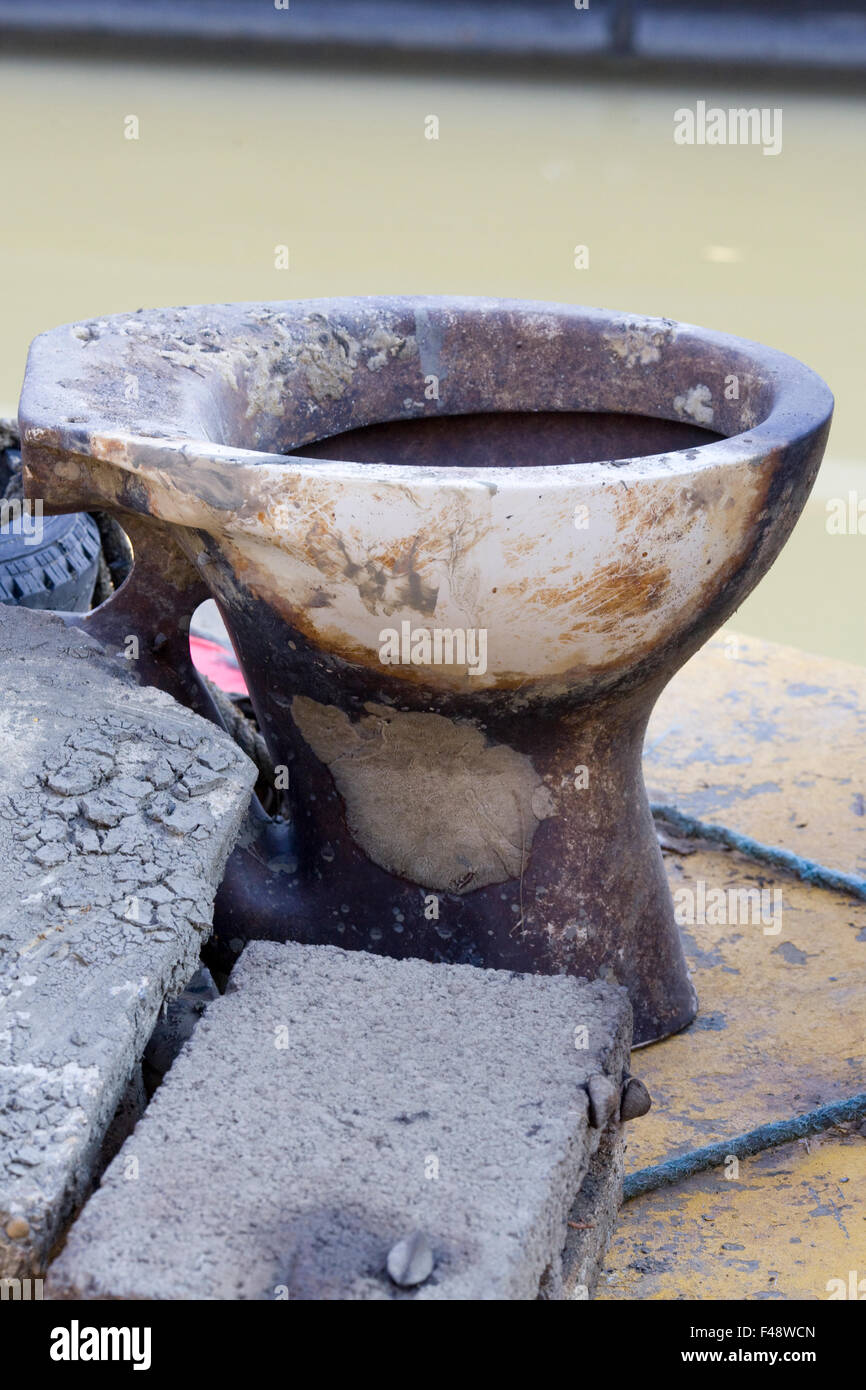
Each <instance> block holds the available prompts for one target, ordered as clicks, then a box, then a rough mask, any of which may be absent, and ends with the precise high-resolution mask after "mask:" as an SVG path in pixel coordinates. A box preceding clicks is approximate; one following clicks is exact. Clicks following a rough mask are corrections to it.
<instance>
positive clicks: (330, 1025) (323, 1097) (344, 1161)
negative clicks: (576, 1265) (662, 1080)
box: [47, 942, 631, 1300]
mask: <svg viewBox="0 0 866 1390" xmlns="http://www.w3.org/2000/svg"><path fill="white" fill-rule="evenodd" d="M581 1027H585V1028H586V1037H585V1041H586V1046H585V1047H583V1046H581V1045H580V1044H582V1042H583V1041H584V1038H583V1037H582V1035H581V1032H580V1029H581ZM576 1030H578V1031H577V1032H576ZM630 1030H631V1011H630V1008H629V1006H628V1003H627V998H626V995H625V991H623V990H621V989H620V988H619V987H618V986H613V985H609V984H606V983H603V982H601V981H595V982H593V983H591V984H590V983H586V982H584V981H578V980H573V979H568V978H566V977H564V976H555V977H542V976H520V975H513V974H511V973H509V972H503V971H489V970H479V969H476V968H474V967H472V966H462V965H460V966H451V965H441V964H436V965H433V964H429V963H427V962H424V961H415V960H404V961H395V960H388V959H386V958H385V957H381V956H372V955H367V954H364V953H361V952H345V951H341V950H338V949H336V948H334V947H328V946H299V945H296V944H290V945H280V944H277V943H271V942H267V943H266V942H254V943H252V944H251V945H249V946H248V947H247V949H246V951H245V953H244V955H243V956H242V958H241V960H240V962H239V964H238V965H237V966H236V968H235V971H234V973H233V975H232V980H231V992H230V993H227V994H226V995H225V996H224V997H223V998H221V999H218V1000H216V1001H215V1002H214V1003H213V1004H211V1005H209V1007H208V1008H207V1011H206V1013H205V1016H204V1018H203V1019H202V1021H201V1022H200V1023H199V1025H198V1027H197V1029H196V1031H195V1033H194V1035H193V1037H192V1039H191V1041H190V1042H189V1043H188V1044H187V1046H186V1047H185V1048H184V1050H183V1051H182V1052H181V1054H180V1056H179V1057H178V1058H177V1059H176V1061H175V1062H174V1064H173V1066H172V1068H171V1070H170V1072H169V1073H168V1075H167V1076H166V1079H165V1081H164V1082H163V1084H162V1086H161V1087H160V1088H159V1090H158V1091H157V1092H156V1094H155V1096H154V1098H153V1100H152V1102H151V1104H150V1106H149V1108H148V1110H147V1112H146V1114H145V1116H144V1118H143V1120H142V1121H141V1123H140V1124H139V1126H138V1128H137V1129H136V1131H135V1134H134V1135H133V1136H132V1137H131V1138H130V1139H129V1140H127V1142H126V1144H125V1145H124V1147H123V1148H122V1149H121V1151H120V1153H119V1154H118V1156H117V1158H116V1159H115V1161H114V1163H113V1164H112V1165H111V1166H110V1167H109V1169H108V1170H107V1172H106V1174H105V1177H104V1179H103V1183H102V1186H101V1187H100V1189H99V1191H98V1192H96V1193H95V1194H94V1196H93V1197H92V1198H91V1200H90V1202H89V1203H88V1205H87V1207H86V1208H85V1210H84V1212H83V1213H82V1215H81V1217H80V1218H79V1220H78V1222H77V1223H76V1225H75V1226H74V1227H73V1228H72V1231H71V1232H70V1235H69V1239H68V1242H67V1245H66V1247H65V1249H64V1250H63V1252H62V1254H61V1255H60V1257H59V1259H58V1260H57V1262H56V1263H55V1264H54V1265H53V1266H52V1269H51V1274H50V1279H49V1284H48V1286H47V1287H48V1289H49V1291H50V1293H51V1295H52V1296H53V1297H71V1298H78V1297H85V1298H145V1299H192V1298H202V1299H280V1298H288V1299H373V1300H377V1299H394V1298H396V1299H400V1298H420V1299H535V1298H536V1297H538V1294H539V1288H540V1286H541V1284H542V1282H544V1285H545V1289H546V1291H547V1292H548V1296H554V1297H556V1296H561V1294H560V1291H561V1281H562V1275H561V1270H560V1254H561V1251H562V1248H563V1245H564V1243H565V1236H566V1230H567V1227H566V1220H567V1218H568V1214H569V1209H570V1207H571V1204H572V1202H573V1201H574V1198H575V1194H576V1192H577V1190H578V1188H579V1186H580V1183H581V1180H582V1179H583V1178H584V1175H585V1174H586V1173H587V1170H588V1168H589V1165H590V1162H591V1159H592V1157H593V1154H594V1153H595V1152H596V1151H597V1149H598V1146H599V1142H600V1140H601V1137H602V1133H603V1131H600V1130H594V1129H591V1128H590V1127H589V1125H588V1121H587V1110H588V1100H587V1093H586V1091H585V1090H584V1086H585V1085H586V1083H587V1082H588V1081H589V1079H590V1077H592V1076H594V1075H597V1074H599V1073H604V1074H606V1075H607V1076H609V1077H610V1078H611V1079H612V1081H613V1083H614V1084H615V1085H616V1086H617V1087H618V1086H619V1085H620V1083H621V1080H622V1076H623V1071H624V1067H625V1063H626V1060H627V1057H628V1047H629V1042H630ZM576 1043H577V1044H578V1045H576ZM612 1123H613V1125H614V1126H615V1127H616V1125H617V1121H616V1120H614V1121H613V1122H612ZM167 1153H170V1154H171V1162H170V1163H167V1162H166V1154H167ZM415 1230H418V1231H421V1232H423V1233H424V1235H425V1236H426V1238H427V1239H428V1240H429V1242H430V1243H431V1245H432V1249H433V1254H434V1259H435V1265H434V1270H433V1273H432V1275H431V1276H430V1277H429V1279H428V1280H427V1281H426V1282H425V1283H423V1284H421V1285H420V1286H419V1287H418V1288H412V1289H398V1288H397V1287H396V1286H395V1285H394V1284H393V1283H392V1282H391V1281H390V1279H389V1278H388V1276H387V1274H386V1273H385V1264H386V1259H387V1255H388V1252H389V1250H390V1249H391V1247H392V1246H393V1245H394V1244H395V1243H396V1242H398V1241H400V1240H402V1239H404V1238H405V1237H407V1236H409V1235H410V1234H411V1233H412V1232H413V1231H415ZM593 1274H594V1270H593V1271H589V1272H588V1273H587V1277H588V1278H589V1279H591V1278H592V1275H593ZM551 1291H552V1292H551Z"/></svg>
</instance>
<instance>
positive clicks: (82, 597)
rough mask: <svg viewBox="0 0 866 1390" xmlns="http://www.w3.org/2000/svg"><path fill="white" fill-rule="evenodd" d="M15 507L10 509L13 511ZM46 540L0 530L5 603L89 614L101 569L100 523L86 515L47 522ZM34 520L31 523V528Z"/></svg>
mask: <svg viewBox="0 0 866 1390" xmlns="http://www.w3.org/2000/svg"><path fill="white" fill-rule="evenodd" d="M11 505H12V504H11V502H7V503H6V506H7V507H10V506H11ZM41 524H42V531H41V535H40V539H39V540H38V541H37V542H35V543H34V537H33V535H32V534H31V535H24V534H21V528H20V527H19V526H18V525H16V524H14V523H13V524H12V525H10V524H9V522H8V518H7V524H6V525H5V526H4V527H3V528H2V529H0V603H9V604H18V605H20V606H21V607H22V608H56V609H61V610H63V611H64V612H66V613H84V612H86V611H87V609H88V608H89V607H90V600H91V597H92V594H93V586H94V584H95V582H96V574H97V570H98V568H99V555H100V541H99V531H98V530H97V527H96V522H95V521H94V520H93V519H92V517H90V516H88V514H87V513H86V512H75V513H73V514H72V515H70V516H45V517H42V519H41ZM32 526H33V521H32V519H29V520H28V529H32Z"/></svg>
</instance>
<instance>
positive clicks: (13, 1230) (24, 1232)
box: [6, 1216, 30, 1240]
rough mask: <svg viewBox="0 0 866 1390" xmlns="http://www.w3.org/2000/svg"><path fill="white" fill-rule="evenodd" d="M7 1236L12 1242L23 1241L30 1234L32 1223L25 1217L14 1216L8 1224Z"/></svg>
mask: <svg viewBox="0 0 866 1390" xmlns="http://www.w3.org/2000/svg"><path fill="white" fill-rule="evenodd" d="M6 1234H7V1236H8V1237H9V1239H10V1240H23V1239H24V1237H25V1236H28V1235H29V1234H30V1223H29V1221H25V1220H24V1217H23V1216H13V1217H12V1220H11V1221H7V1222H6Z"/></svg>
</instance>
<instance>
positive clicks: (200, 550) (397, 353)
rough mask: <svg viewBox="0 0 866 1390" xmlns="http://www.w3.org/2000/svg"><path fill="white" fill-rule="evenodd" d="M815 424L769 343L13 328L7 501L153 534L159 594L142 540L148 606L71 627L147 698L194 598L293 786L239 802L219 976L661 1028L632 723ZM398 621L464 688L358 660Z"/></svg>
mask: <svg viewBox="0 0 866 1390" xmlns="http://www.w3.org/2000/svg"><path fill="white" fill-rule="evenodd" d="M130 383H132V387H130ZM731 383H734V386H735V389H734V387H732V384H731ZM831 406H832V399H831V397H830V394H829V392H828V391H827V389H826V387H825V386H824V384H823V383H822V382H821V381H820V380H819V378H817V377H816V376H814V374H813V373H811V372H809V371H808V370H807V369H806V368H804V367H802V366H801V365H800V364H798V363H796V362H794V361H793V360H792V359H790V358H787V357H784V356H783V355H782V354H779V353H775V352H771V351H770V350H768V349H765V348H761V347H759V346H757V345H755V344H749V343H746V342H743V341H740V340H737V339H733V338H727V337H724V336H723V335H718V334H712V333H707V332H704V331H703V330H700V329H695V328H691V327H689V326H685V325H679V324H674V323H672V322H670V321H668V320H643V319H637V318H631V317H629V316H623V315H615V314H605V313H602V312H600V311H596V310H586V309H575V308H571V307H566V306H552V305H539V304H519V303H510V302H503V301H478V300H436V299H429V300H425V299H418V300H399V299H379V300H343V301H340V300H333V301H316V302H312V301H311V302H307V303H298V304H285V305H233V306H206V307H203V308H197V309H182V310H164V311H147V312H145V313H140V314H137V315H130V316H128V317H126V318H123V317H118V318H115V319H108V320H99V321H95V322H93V323H90V324H79V325H73V326H71V327H67V328H63V329H57V330H55V331H54V332H53V333H49V334H45V335H43V336H42V337H41V338H39V339H37V340H36V342H35V343H34V345H33V348H32V349H31V354H30V359H29V362H28V370H27V376H26V380H25V386H24V392H23V395H22V403H21V420H22V426H23V431H24V466H25V477H26V480H27V486H28V489H29V491H30V494H31V495H38V496H41V497H43V499H44V501H45V505H46V510H58V511H62V510H69V509H79V508H81V507H83V506H99V507H102V508H107V509H108V510H113V511H115V512H116V513H117V514H118V515H120V516H123V517H126V516H128V515H129V514H130V513H131V514H133V515H137V516H139V517H142V518H145V519H149V520H146V522H145V524H146V525H152V524H153V520H152V519H156V520H157V521H158V522H160V523H163V524H164V526H167V527H170V528H171V529H172V535H173V537H174V540H173V542H172V545H173V552H172V553H173V555H174V556H175V557H176V554H177V553H178V551H179V552H182V553H183V555H184V556H185V557H186V561H187V562H188V563H187V564H185V565H181V566H179V573H180V574H181V575H182V576H183V577H182V579H181V580H180V581H179V589H178V592H177V594H176V596H175V595H172V593H171V587H172V570H173V568H174V560H172V561H171V563H166V564H165V565H162V564H161V562H160V560H159V559H158V558H156V557H154V556H152V555H151V551H152V549H153V548H154V546H157V545H158V544H160V543H161V542H158V541H157V533H156V532H154V533H153V539H152V540H150V541H149V540H147V539H146V538H145V539H144V541H143V543H142V544H143V547H144V552H145V556H146V557H147V558H146V560H145V563H146V564H147V565H148V567H149V568H150V569H152V570H153V572H154V574H155V575H157V576H159V577H158V580H157V583H158V585H159V586H162V585H164V586H165V587H164V588H162V587H160V590H159V594H158V598H157V599H155V598H154V597H153V592H154V591H153V590H152V588H151V583H150V580H149V578H147V577H146V578H145V582H144V584H140V585H139V586H138V588H136V586H135V582H134V581H135V573H133V578H132V580H131V581H129V582H128V584H127V586H124V589H122V590H121V591H120V593H119V594H118V595H116V596H115V598H114V599H113V600H111V602H110V604H108V605H106V606H105V609H104V610H98V611H97V614H96V615H95V618H94V619H93V621H94V622H95V623H97V624H98V625H99V626H100V629H101V630H103V631H107V630H109V629H110V630H111V631H116V632H118V633H119V632H120V631H121V630H122V629H123V627H124V625H125V626H126V628H127V631H129V630H131V631H136V630H137V628H138V627H141V628H142V629H143V630H144V631H145V633H146V634H147V635H148V649H149V650H150V649H151V638H152V630H153V626H154V623H155V622H156V621H157V616H156V614H155V613H154V604H155V605H156V608H157V609H158V610H159V614H160V616H159V618H158V621H159V624H160V628H161V630H162V629H164V628H165V626H166V623H168V625H169V627H170V628H171V632H170V634H168V637H169V638H170V640H171V641H172V643H173V644H174V646H173V648H172V650H173V652H174V651H175V648H176V649H177V650H176V653H175V655H176V661H174V663H173V670H172V672H168V671H167V670H166V669H165V664H164V663H163V666H164V669H163V672H162V682H163V683H164V682H170V684H167V685H166V688H170V689H172V690H173V692H174V693H177V691H178V689H180V688H181V687H183V686H188V685H189V680H190V672H189V671H188V670H187V669H186V667H184V666H183V655H182V652H181V651H180V646H181V645H182V636H183V633H184V632H185V627H184V624H185V623H188V618H189V614H190V612H191V608H192V607H194V606H195V603H196V602H198V597H197V596H196V595H197V594H198V592H199V591H198V590H197V588H196V585H195V584H194V583H193V581H192V578H191V576H192V575H193V574H196V575H197V576H198V577H199V579H200V581H201V584H202V585H203V586H204V588H205V589H206V590H207V592H209V593H210V594H212V595H213V596H214V597H215V598H216V600H217V602H218V604H219V606H220V609H221V611H222V613H223V615H224V617H225V619H226V622H227V624H228V627H229V629H230V631H231V633H232V636H233V639H234V641H235V644H236V647H237V650H238V653H239V657H240V660H241V664H242V666H243V669H244V673H245V676H246V679H247V683H248V686H249V688H250V692H251V697H252V700H253V704H254V706H255V709H256V713H257V716H258V719H259V722H260V725H261V727H262V730H263V732H264V734H265V737H266V740H267V742H268V746H269V749H270V752H271V754H272V756H273V759H274V763H275V764H276V765H277V766H282V767H285V768H287V769H289V770H290V777H289V790H290V798H291V801H292V823H291V825H290V826H287V825H283V824H280V823H276V824H275V823H270V824H266V823H265V821H264V818H263V817H262V816H260V815H258V814H257V813H254V816H253V819H252V820H251V823H250V826H249V827H248V835H247V839H246V843H245V844H242V845H241V846H240V847H239V849H238V851H237V852H236V854H235V855H234V856H233V859H232V863H231V865H230V871H229V873H228V875H227V878H226V882H225V883H224V885H223V890H222V893H221V899H220V922H219V929H218V936H219V945H218V947H217V950H218V951H220V950H221V951H222V952H223V953H224V958H225V959H226V961H227V960H228V959H229V958H230V957H231V955H232V954H233V953H234V951H235V950H236V949H237V945H238V944H239V943H240V942H242V941H243V940H244V939H245V938H249V937H251V936H266V937H269V936H276V937H290V938H293V939H299V940H315V941H333V942H335V943H336V944H339V945H344V946H356V947H363V948H366V949H372V950H377V951H384V952H387V953H390V954H394V955H398V956H409V955H415V956H424V957H428V958H432V959H443V960H454V961H472V962H474V963H476V964H485V965H490V966H500V967H511V968H516V969H536V970H542V971H559V970H564V971H568V972H573V973H576V974H588V975H591V976H595V975H602V976H603V977H605V978H610V979H614V980H617V981H619V982H620V983H623V984H625V985H626V986H627V987H628V989H629V992H630V995H631V998H632V1003H633V1006H634V1009H635V1036H636V1038H637V1040H638V1041H640V1042H646V1041H649V1040H651V1039H653V1038H656V1037H659V1036H663V1035H665V1034H667V1033H670V1032H673V1031H675V1030H677V1029H678V1028H681V1027H683V1026H684V1025H685V1024H686V1023H687V1022H688V1021H689V1019H690V1018H691V1017H692V1016H693V1013H694V1007H695V1001H694V992H693V989H692V986H691V984H690V982H689V979H688V976H687V973H686V970H685V967H684V963H683V958H682V952H681V948H680V943H679V937H678V933H677V931H676V928H675V925H674V922H673V915H672V907H671V901H670V897H669V894H668V890H667V886H666V883H665V877H664V872H663V866H662V862H661V857H660V854H659V851H658V847H657V844H656V839H655V833H654V828H653V825H652V821H651V818H650V815H649V810H648V805H647V800H646V795H645V792H644V788H643V783H642V779H641V772H640V754H641V743H642V739H643V732H644V728H645V725H646V721H647V718H648V716H649V713H650V710H651V709H652V706H653V703H654V701H655V699H656V698H657V696H658V695H659V693H660V691H661V690H662V688H663V686H664V685H665V683H666V682H667V680H668V679H669V678H670V676H671V675H672V674H673V673H674V671H675V670H676V669H677V668H678V667H679V666H680V665H681V664H682V663H683V662H684V661H685V660H686V659H687V658H688V657H689V656H690V655H691V654H692V653H693V652H694V651H695V650H697V648H698V647H699V646H700V645H701V643H702V642H703V641H704V640H706V638H707V637H708V636H709V635H710V633H712V632H713V631H714V630H715V629H716V628H717V627H718V626H719V625H720V623H722V622H723V621H724V620H725V618H726V617H727V616H728V615H729V614H730V613H731V611H732V610H733V609H734V608H735V607H736V606H737V604H738V603H739V602H740V601H741V600H742V598H744V597H745V595H746V594H747V593H748V592H749V591H750V589H751V588H752V587H753V586H754V584H755V583H756V582H757V581H758V579H760V577H761V575H762V574H763V573H764V571H765V570H766V569H767V567H768V566H769V565H770V564H771V563H772V561H773V559H774V558H775V556H776V554H777V553H778V551H779V549H780V548H781V546H782V545H783V544H784V541H785V540H786V539H787V536H788V534H789V532H790V530H791V528H792V526H793V524H794V522H795V521H796V518H797V516H798V515H799V512H800V510H801V508H802V506H803V504H804V502H805V500H806V497H807V496H808V492H809V489H810V487H811V484H812V482H813V480H814V476H815V473H816V471H817V467H818V464H819V462H820V458H821V454H822V451H823V446H824V442H825V439H826V435H827V430H828V428H829V417H830V411H831ZM536 413H539V415H538V420H537V429H536V431H535V435H534V436H533V433H532V416H533V415H535V414H536ZM512 416H513V417H514V418H513V419H512V418H510V417H512ZM485 417H486V418H485ZM556 417H559V418H556ZM645 417H651V418H652V424H651V425H643V424H642V420H643V419H644V418H645ZM395 422H396V423H395ZM369 427H373V428H372V430H370V429H369ZM641 438H643V440H644V442H643V444H641V443H640V441H641ZM702 440H703V441H705V442H701V441H702ZM317 441H318V443H317ZM464 450H465V456H464ZM311 453H315V454H316V455H318V457H309V455H310V454H311ZM371 455H373V456H377V457H376V461H371V458H370V456H371ZM359 460H360V461H359ZM365 460H366V461H365ZM159 534H160V535H165V530H164V529H163V530H161V531H160V533H159ZM136 558H137V561H139V559H140V557H139V553H138V551H137V557H136ZM163 571H164V572H163ZM148 593H150V598H148ZM109 610H110V611H109ZM404 622H406V623H408V624H409V625H410V628H411V629H412V630H416V629H418V628H423V629H425V630H429V629H431V628H434V627H435V628H438V629H440V630H441V629H448V630H461V631H464V632H467V631H471V632H475V633H476V634H477V633H481V632H482V631H483V632H484V633H485V635H486V638H487V649H486V657H485V663H484V669H483V670H482V669H480V663H479V664H478V666H477V667H476V669H475V670H474V671H473V670H472V669H471V663H470V662H467V661H466V660H463V661H462V662H457V663H453V662H452V663H447V662H446V663H440V664H436V663H435V662H431V661H430V660H429V657H428V659H427V660H423V659H422V662H421V664H414V665H413V664H402V665H386V664H383V662H382V659H381V656H382V642H383V637H382V633H383V631H387V630H391V629H393V630H395V631H398V630H400V629H401V625H402V623H404ZM187 665H188V663H187ZM181 667H183V669H182V670H181V669H180V668H181ZM190 669H191V668H190ZM146 678H147V679H153V680H156V682H157V683H161V682H160V677H159V672H158V671H157V670H156V665H155V664H154V663H153V662H151V663H150V665H149V667H148V670H147V673H146ZM191 679H192V680H193V681H194V680H195V678H194V676H193V677H191ZM187 698H188V699H189V700H193V701H194V700H196V699H197V698H198V697H197V696H196V694H195V693H194V691H193V692H192V693H191V694H188V696H187ZM582 770H585V774H586V775H585V777H584V773H583V771H582ZM584 780H585V781H586V785H583V782H584Z"/></svg>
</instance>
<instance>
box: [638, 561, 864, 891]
mask: <svg viewBox="0 0 866 1390" xmlns="http://www.w3.org/2000/svg"><path fill="white" fill-rule="evenodd" d="M861 574H862V571H861ZM864 750H866V669H864V668H863V667H860V666H852V665H849V664H848V663H846V662H841V661H831V660H828V659H824V658H819V657H815V656H810V655H808V654H807V653H805V652H801V651H797V650H795V649H794V648H792V647H783V646H779V645H777V644H776V643H772V642H761V641H759V640H758V639H757V638H753V637H743V636H741V635H738V634H737V633H736V632H728V631H726V632H724V633H722V634H720V635H719V636H717V637H716V638H714V639H713V641H712V642H710V643H709V644H708V645H707V646H706V647H705V648H703V650H702V651H700V652H699V653H698V655H697V656H696V657H694V658H693V659H692V660H691V661H690V662H689V663H688V664H687V665H686V666H685V667H684V668H683V670H682V671H681V672H680V673H679V674H678V675H677V676H675V677H674V679H673V680H672V681H671V683H670V685H669V686H668V688H667V689H666V690H665V691H664V693H663V694H662V696H661V698H660V700H659V702H658V704H657V706H656V709H655V711H654V713H653V717H652V719H651V721H650V726H649V730H648V733H647V740H646V748H645V753H644V770H645V776H646V781H647V786H648V789H649V792H650V797H651V799H652V800H653V801H660V802H665V803H666V802H673V803H675V804H676V805H677V806H678V807H679V809H680V810H681V811H685V812H687V813H688V814H690V815H694V816H696V817H698V818H699V819H701V820H704V821H711V822H720V823H722V824H723V825H726V826H728V827H729V828H730V829H732V830H737V831H739V832H741V833H742V834H745V835H750V836H752V837H753V838H754V839H758V840H763V841H765V842H767V843H769V844H772V845H780V846H782V847H784V848H785V849H788V850H791V851H793V852H794V853H795V854H799V855H802V856H805V857H806V858H810V859H816V860H818V861H819V862H820V863H822V864H826V865H827V866H828V867H830V868H834V869H838V870H841V871H842V872H844V873H852V874H858V875H860V876H861V877H864V878H866V760H864Z"/></svg>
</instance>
